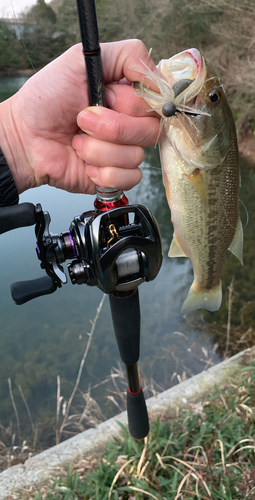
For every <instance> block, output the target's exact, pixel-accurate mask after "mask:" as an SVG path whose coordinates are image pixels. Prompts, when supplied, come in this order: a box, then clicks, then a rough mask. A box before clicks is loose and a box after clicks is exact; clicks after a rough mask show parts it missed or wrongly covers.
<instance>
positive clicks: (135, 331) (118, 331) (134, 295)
mask: <svg viewBox="0 0 255 500" xmlns="http://www.w3.org/2000/svg"><path fill="white" fill-rule="evenodd" d="M109 299H110V306H111V313H112V321H113V327H114V332H115V336H116V339H117V343H118V348H119V351H120V356H121V359H122V361H123V363H125V365H134V364H135V363H137V361H138V359H139V354H140V305H139V294H138V289H136V290H131V291H130V292H128V294H127V293H124V292H123V293H119V294H118V295H117V294H110V295H109Z"/></svg>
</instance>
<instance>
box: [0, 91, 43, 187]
mask: <svg viewBox="0 0 255 500" xmlns="http://www.w3.org/2000/svg"><path fill="white" fill-rule="evenodd" d="M13 99H14V97H11V98H10V99H7V100H6V101H4V102H2V103H0V147H1V150H2V154H3V155H4V157H5V159H6V162H7V164H8V167H9V169H10V171H11V174H12V177H13V180H14V182H15V185H16V188H17V192H18V194H21V193H22V192H23V191H25V190H27V189H29V188H31V187H34V185H35V184H34V179H33V175H32V169H31V168H30V166H29V162H28V159H27V156H26V152H25V149H24V147H23V143H22V141H21V139H20V134H19V127H20V126H22V119H23V118H22V116H20V124H17V125H16V124H15V120H14V117H13V110H12V104H13V102H12V100H13Z"/></svg>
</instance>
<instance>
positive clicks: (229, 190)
mask: <svg viewBox="0 0 255 500" xmlns="http://www.w3.org/2000/svg"><path fill="white" fill-rule="evenodd" d="M160 156H161V165H162V170H163V179H164V184H165V188H166V195H167V199H168V203H169V206H170V209H171V220H172V223H173V226H174V242H173V243H172V245H171V247H172V248H173V247H174V248H175V250H176V249H179V250H180V251H179V253H178V251H176V254H175V253H174V251H172V252H171V247H170V256H180V255H181V254H182V255H184V256H187V257H189V258H190V260H191V262H192V265H193V271H194V282H193V284H192V286H191V289H190V292H189V294H188V297H187V299H186V301H185V303H184V306H183V309H182V312H183V314H184V315H186V314H187V313H188V312H190V311H192V310H194V309H198V308H206V309H208V310H217V309H219V307H220V305H221V280H220V273H221V268H222V264H223V260H224V256H225V253H226V251H227V249H228V248H229V246H230V245H231V242H232V241H233V239H234V236H235V232H236V228H237V225H238V219H239V215H238V190H239V171H238V155H237V151H236V145H235V144H233V148H230V150H229V152H228V154H227V155H226V157H225V159H224V161H223V163H222V164H221V165H219V166H217V167H215V168H213V169H203V170H199V175H200V176H201V177H200V181H201V182H200V184H201V183H203V186H204V191H205V193H206V198H207V201H206V204H205V200H204V197H203V196H201V193H200V192H199V190H197V189H196V187H195V186H194V183H193V182H191V180H190V175H191V173H192V170H194V167H192V166H190V164H187V163H185V161H183V160H182V159H181V158H180V157H179V156H178V155H177V154H176V153H175V151H174V150H173V148H172V147H171V146H170V144H169V142H168V139H167V137H166V135H165V137H162V138H161V140H160ZM173 244H174V245H173Z"/></svg>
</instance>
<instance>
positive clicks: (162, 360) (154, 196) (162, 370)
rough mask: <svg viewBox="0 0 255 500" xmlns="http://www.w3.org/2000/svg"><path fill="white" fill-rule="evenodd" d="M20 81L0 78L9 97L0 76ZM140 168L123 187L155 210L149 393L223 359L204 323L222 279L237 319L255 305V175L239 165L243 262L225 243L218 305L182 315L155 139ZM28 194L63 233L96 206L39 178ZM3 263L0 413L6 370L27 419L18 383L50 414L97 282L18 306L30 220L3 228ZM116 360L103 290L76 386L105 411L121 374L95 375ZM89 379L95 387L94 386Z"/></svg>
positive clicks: (26, 274) (146, 289) (145, 378)
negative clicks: (158, 257)
mask: <svg viewBox="0 0 255 500" xmlns="http://www.w3.org/2000/svg"><path fill="white" fill-rule="evenodd" d="M23 83H24V81H22V80H20V79H0V96H1V98H2V99H3V98H4V97H7V91H5V86H7V88H8V92H9V94H11V93H12V92H13V91H15V90H16V89H17V88H18V87H19V85H20V84H23ZM15 85H16V87H15ZM142 170H143V180H142V182H141V183H140V184H139V186H137V187H136V188H134V189H133V190H131V191H130V192H129V193H127V195H128V198H129V202H130V204H133V203H139V204H143V205H145V206H147V207H148V208H149V209H150V210H151V211H152V213H153V214H154V215H155V217H156V218H157V220H158V223H159V226H160V230H161V234H162V240H163V249H164V259H163V264H162V268H161V270H160V272H159V274H158V276H157V278H156V279H155V280H154V281H153V282H150V283H145V284H143V285H141V286H140V288H139V291H140V303H141V317H142V323H141V356H140V362H139V366H140V370H141V374H142V384H143V386H145V387H146V388H147V389H146V396H150V395H153V394H154V391H158V392H160V391H161V390H164V389H167V388H168V387H170V386H172V385H174V384H176V383H178V382H179V381H180V380H181V379H185V377H189V376H191V375H193V374H196V373H198V372H200V371H201V370H203V369H205V368H207V367H209V366H210V365H211V364H214V363H216V362H218V361H219V360H220V359H221V356H222V352H221V351H220V350H219V349H217V348H216V341H217V335H216V336H215V335H214V334H213V333H212V328H211V326H212V325H213V326H214V329H213V331H214V332H215V331H217V326H219V328H221V330H222V331H223V335H225V333H224V332H225V331H226V330H224V328H225V327H224V326H222V325H226V323H227V298H228V286H229V284H230V282H231V279H232V277H233V276H235V280H236V281H235V282H236V284H237V285H236V287H235V292H236V300H235V303H234V306H233V311H232V317H233V322H234V323H235V324H239V323H240V311H241V310H242V308H243V307H244V306H245V305H246V304H247V303H251V304H253V306H252V305H251V310H252V311H254V309H255V308H254V304H255V302H254V301H255V289H254V286H253V283H254V282H255V281H254V274H255V265H254V262H255V260H254V244H253V242H254V237H253V230H252V228H253V227H254V221H253V217H254V215H253V213H254V210H253V206H254V194H253V193H254V189H255V176H254V172H253V171H252V170H250V169H247V166H245V165H244V166H243V173H242V189H241V198H242V200H243V202H244V203H245V205H246V208H247V210H248V213H249V224H248V226H247V228H246V229H245V231H244V234H245V247H244V262H245V265H244V266H243V267H241V266H240V264H239V262H238V261H237V259H235V258H234V257H233V256H232V255H231V254H230V253H228V255H227V257H226V262H225V265H224V269H223V272H222V277H223V305H222V307H221V309H220V311H219V312H217V313H208V312H202V313H201V311H200V312H195V313H193V314H191V315H190V316H189V317H187V318H186V319H184V318H183V317H182V316H181V314H180V308H181V305H182V303H183V300H184V298H185V296H186V294H187V291H188V289H189V286H190V284H191V282H192V267H191V264H190V261H189V260H188V259H169V258H168V257H167V252H168V248H169V244H170V242H171V238H172V232H173V230H172V225H171V221H170V212H169V208H168V205H167V202H166V199H165V193H164V187H163V185H162V179H161V171H160V164H159V157H158V151H157V150H156V149H148V150H147V152H146V159H145V161H144V163H143V165H142ZM25 201H29V202H32V203H34V204H36V203H41V204H42V207H43V209H44V210H45V211H48V212H49V213H50V215H51V221H52V222H51V226H50V231H51V232H53V233H60V232H62V231H65V230H67V229H68V228H69V225H70V223H71V221H72V220H73V218H74V216H77V215H80V214H81V213H82V212H84V211H86V210H90V209H92V208H93V201H94V197H92V196H89V195H73V194H70V193H66V192H64V191H60V190H57V189H55V188H50V187H48V186H43V187H41V188H38V189H34V190H30V191H27V192H25V193H23V194H22V195H21V197H20V202H25ZM240 209H241V212H242V218H243V219H244V221H245V219H246V214H245V209H244V208H243V206H242V205H241V206H240ZM0 263H1V264H0V273H1V281H0V296H1V301H0V315H1V335H0V422H1V423H2V424H3V425H5V426H6V425H8V423H9V422H10V420H11V419H13V406H12V402H11V398H10V393H9V385H8V379H11V382H12V390H13V395H14V398H15V402H16V406H17V408H18V412H19V415H20V418H21V420H22V418H23V419H24V425H25V424H26V420H27V418H26V415H27V414H26V409H25V406H24V402H23V400H22V396H21V393H20V390H19V386H20V388H21V389H22V392H23V395H24V398H25V399H26V401H27V404H28V406H29V408H30V411H31V414H32V415H33V418H34V419H35V420H43V419H45V420H47V418H48V417H49V416H52V415H54V414H55V409H56V387H57V385H56V381H57V376H60V380H61V395H63V397H64V398H68V397H69V396H70V393H71V391H72V388H73V384H74V383H75V380H76V376H77V372H78V369H79V365H80V361H81V358H82V355H83V352H84V349H85V347H86V343H87V340H88V335H87V332H89V331H90V328H91V320H93V318H94V316H95V314H96V309H97V307H98V304H99V302H100V300H101V298H102V292H101V291H100V290H98V289H97V288H95V287H94V288H91V287H87V286H86V285H82V286H78V285H74V286H73V285H72V284H71V283H70V280H69V282H68V284H66V285H64V286H63V287H62V288H61V289H59V290H57V291H56V293H54V294H52V295H49V296H45V297H41V298H38V299H35V300H33V301H31V302H28V303H27V304H24V305H22V306H17V305H15V304H14V303H13V301H12V298H11V294H10V284H11V283H12V282H14V281H17V280H25V279H33V278H35V277H38V276H42V275H43V271H42V270H41V269H40V266H39V261H38V259H37V257H36V253H35V236H34V230H33V228H31V227H30V228H23V229H17V230H15V231H12V232H9V233H6V234H4V235H2V236H1V243H0ZM253 314H254V313H253ZM121 366H122V364H121V363H120V358H119V354H118V349H117V345H116V340H115V336H114V333H113V328H112V321H111V316H110V308H109V303H108V298H106V300H105V302H104V305H103V308H102V311H101V313H100V316H99V319H98V321H97V325H96V329H95V333H94V336H93V339H92V343H91V347H90V350H89V353H88V356H87V359H86V362H85V366H84V369H83V373H82V377H81V382H80V389H81V391H83V392H84V391H86V390H87V389H88V388H91V396H92V397H93V398H95V399H96V401H97V402H98V404H99V405H100V407H101V408H102V411H103V413H104V416H105V417H109V416H112V415H113V414H114V413H116V412H118V411H119V409H118V408H117V407H116V404H115V403H114V402H113V398H115V401H116V402H117V403H118V404H119V405H120V406H119V408H120V409H122V408H124V407H123V406H122V405H123V401H122V400H121V398H120V397H119V396H117V395H116V392H117V390H116V386H115V385H114V383H113V382H115V383H117V384H118V387H119V388H120V389H121V390H123V379H122V378H116V379H114V378H113V379H112V380H113V382H112V381H111V382H109V383H107V384H104V385H100V383H101V382H102V381H104V380H105V379H106V378H107V377H109V375H110V373H111V371H112V370H113V371H114V373H115V375H117V374H118V373H119V372H120V369H121ZM94 386H97V388H95V389H93V387H94ZM80 394H81V393H80ZM78 404H79V402H77V405H78Z"/></svg>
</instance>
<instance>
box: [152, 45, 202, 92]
mask: <svg viewBox="0 0 255 500" xmlns="http://www.w3.org/2000/svg"><path fill="white" fill-rule="evenodd" d="M157 67H158V70H159V71H160V73H162V74H163V75H164V77H165V79H166V80H167V81H168V82H169V83H170V84H171V85H172V86H173V85H174V84H175V83H177V82H178V81H179V80H183V79H189V80H192V81H197V80H199V79H200V78H201V74H202V73H203V67H204V59H203V57H202V56H201V54H200V52H199V50H197V49H188V50H184V51H183V52H180V53H179V54H176V55H175V56H173V57H171V58H170V59H162V60H161V61H160V62H159V64H158V66H157Z"/></svg>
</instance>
